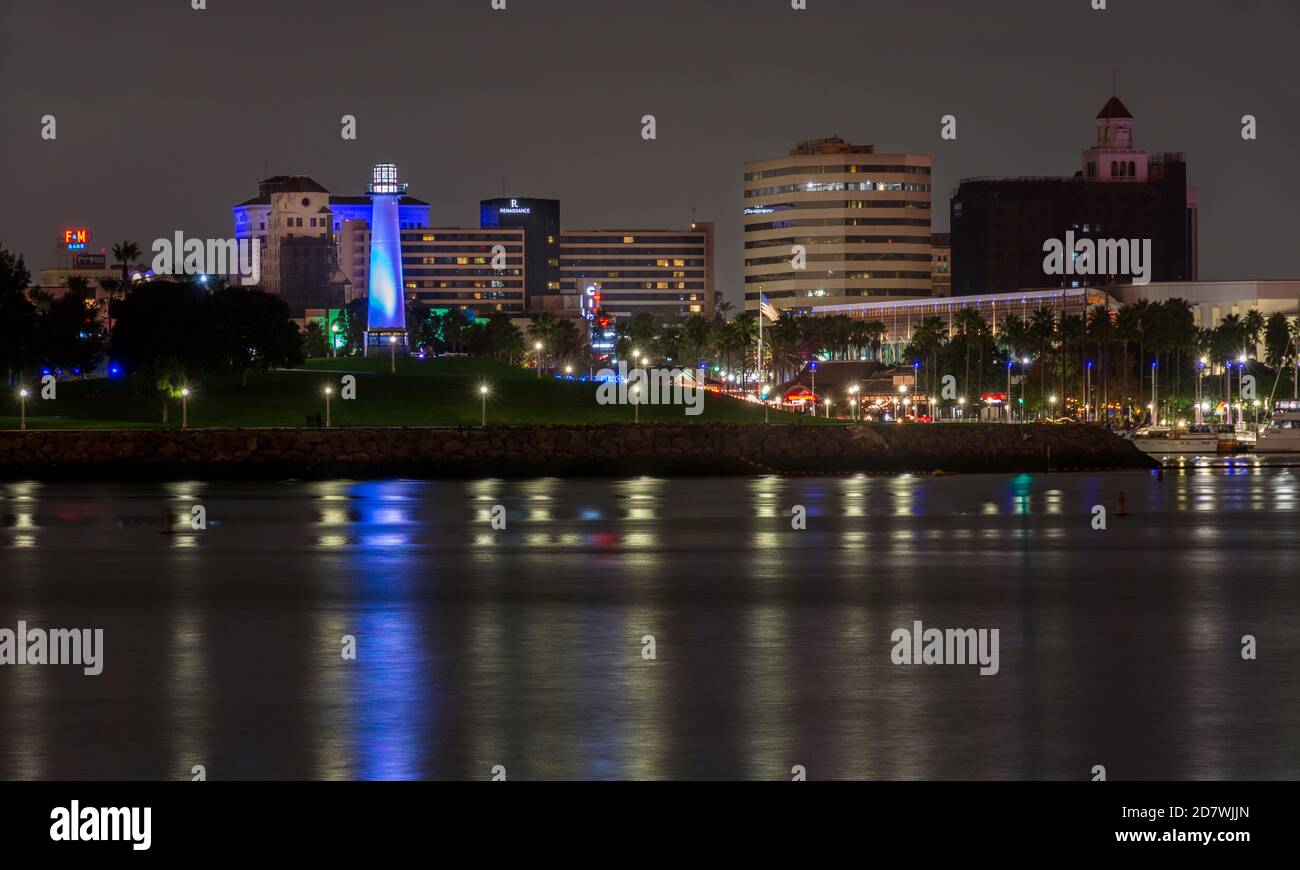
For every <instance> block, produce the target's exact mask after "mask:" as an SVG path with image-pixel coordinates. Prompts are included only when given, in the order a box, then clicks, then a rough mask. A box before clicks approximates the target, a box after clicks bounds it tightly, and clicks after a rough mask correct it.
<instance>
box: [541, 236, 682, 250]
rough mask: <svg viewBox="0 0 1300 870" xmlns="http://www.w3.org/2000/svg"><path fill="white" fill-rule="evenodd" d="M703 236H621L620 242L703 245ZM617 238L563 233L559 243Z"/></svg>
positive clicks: (604, 241)
mask: <svg viewBox="0 0 1300 870" xmlns="http://www.w3.org/2000/svg"><path fill="white" fill-rule="evenodd" d="M705 238H706V237H705V236H704V235H694V236H623V237H622V242H623V244H625V245H703V244H705ZM618 240H619V237H618V236H583V235H570V234H568V233H565V234H564V236H563V237H562V238H561V239H560V245H561V247H565V248H567V247H569V246H570V245H608V244H609V243H611V242H617V241H618Z"/></svg>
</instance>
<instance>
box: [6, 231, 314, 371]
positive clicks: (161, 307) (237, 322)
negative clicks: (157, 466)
mask: <svg viewBox="0 0 1300 870" xmlns="http://www.w3.org/2000/svg"><path fill="white" fill-rule="evenodd" d="M30 280H31V276H30V274H29V273H28V271H27V269H26V268H25V266H24V264H23V260H22V258H21V256H20V257H14V256H13V255H11V254H10V253H9V252H8V251H5V250H3V249H0V356H2V362H3V365H4V368H5V373H6V378H7V382H8V383H9V384H10V385H13V384H15V383H17V382H19V381H22V382H24V383H30V382H31V381H32V380H33V379H34V378H35V377H36V376H37V375H39V374H40V373H41V372H43V371H44V370H46V369H49V370H51V371H52V372H55V373H59V374H61V375H62V376H63V377H69V376H74V377H75V376H85V375H89V374H92V373H94V372H95V371H96V370H97V369H99V368H101V367H103V366H105V365H112V366H114V367H115V368H116V369H120V370H121V371H122V372H124V373H125V374H127V375H128V376H130V377H131V378H132V381H133V384H134V386H135V388H136V390H137V391H138V392H142V393H146V394H152V393H162V394H163V395H175V394H177V393H178V391H179V390H180V389H181V388H183V386H185V385H186V384H194V383H197V382H198V381H200V380H201V379H202V378H204V377H212V376H216V377H238V378H240V379H241V381H243V382H246V380H247V376H248V373H249V372H250V371H257V370H267V369H272V368H282V367H286V366H293V365H298V364H299V363H301V362H302V361H303V359H304V355H303V350H304V348H303V339H302V335H301V334H300V332H299V330H298V328H297V326H295V325H294V323H293V321H292V320H290V319H289V309H288V307H287V306H286V305H285V304H284V302H283V301H282V300H281V299H279V298H278V297H276V296H272V295H270V294H268V293H265V292H263V291H261V290H259V289H256V288H248V287H242V286H235V285H226V284H225V283H224V282H221V281H216V282H214V283H212V284H198V283H194V282H173V281H162V280H155V281H149V282H142V283H135V284H132V283H129V282H126V281H117V280H111V279H107V280H103V281H101V282H100V283H101V285H102V286H103V288H104V290H105V291H106V293H105V297H106V298H103V299H97V298H96V294H95V293H94V291H93V290H92V289H91V288H90V286H89V285H88V283H87V282H86V281H85V280H84V279H79V278H72V279H70V280H69V281H68V287H67V290H66V292H64V293H63V294H62V295H60V296H58V297H57V298H56V297H55V296H53V295H52V294H50V293H48V292H46V291H43V290H40V289H39V288H35V289H31V290H29V289H27V285H28V283H29V282H30ZM110 304H111V306H112V307H111V320H110V319H109V317H108V316H106V315H107V311H105V312H102V313H101V310H100V309H101V307H104V308H106V309H107V306H109V305H110ZM110 361H111V362H110Z"/></svg>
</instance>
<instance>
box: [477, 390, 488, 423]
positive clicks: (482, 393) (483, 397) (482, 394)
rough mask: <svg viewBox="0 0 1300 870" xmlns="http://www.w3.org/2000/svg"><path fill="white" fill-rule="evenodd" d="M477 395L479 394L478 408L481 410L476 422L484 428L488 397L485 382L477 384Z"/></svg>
mask: <svg viewBox="0 0 1300 870" xmlns="http://www.w3.org/2000/svg"><path fill="white" fill-rule="evenodd" d="M478 396H479V401H480V410H481V413H480V415H479V421H478V424H479V426H481V427H484V428H486V427H487V397H488V385H487V384H482V385H480V386H479V388H478Z"/></svg>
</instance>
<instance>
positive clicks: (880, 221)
mask: <svg viewBox="0 0 1300 870" xmlns="http://www.w3.org/2000/svg"><path fill="white" fill-rule="evenodd" d="M926 210H927V211H929V208H928V206H927V208H926ZM929 226H930V220H929V218H791V219H790V220H784V221H768V222H767V223H761V224H745V232H747V233H757V232H762V231H763V230H783V229H790V228H792V227H926V228H927V229H928V228H929Z"/></svg>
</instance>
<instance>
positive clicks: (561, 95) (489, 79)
mask: <svg viewBox="0 0 1300 870" xmlns="http://www.w3.org/2000/svg"><path fill="white" fill-rule="evenodd" d="M808 6H809V9H808V11H806V12H794V11H791V9H790V2H789V0H508V7H509V8H508V9H507V10H506V11H505V12H494V11H492V10H491V8H490V2H489V0H419V2H416V0H405V2H399V0H365V2H357V0H208V9H207V10H206V11H201V12H200V11H194V10H192V9H191V8H190V0H115V2H106V0H0V76H2V78H3V83H4V86H3V89H2V92H0V117H2V118H3V127H2V128H0V130H2V133H3V135H2V137H0V158H2V165H3V178H2V179H0V198H2V200H3V203H4V206H5V207H4V208H3V209H0V245H3V246H5V247H7V248H10V249H11V250H18V251H21V252H22V253H24V254H25V255H26V258H27V264H28V267H29V268H30V269H31V270H32V272H33V279H35V273H36V270H37V269H38V268H39V267H41V266H49V265H53V261H54V255H55V250H54V245H55V241H56V237H57V236H58V234H59V233H60V231H61V230H62V228H63V227H64V226H74V225H88V226H90V227H91V228H92V229H93V231H94V233H95V240H94V244H93V245H92V248H93V249H99V248H101V247H105V246H107V245H109V244H110V243H111V242H112V241H115V240H121V239H123V238H127V239H131V240H133V241H136V242H137V243H138V244H140V246H141V248H142V249H144V250H145V251H146V252H147V251H148V249H149V245H150V243H151V242H152V240H153V239H155V238H158V237H160V236H168V237H169V236H170V235H171V234H173V233H174V232H175V231H176V230H182V231H183V232H185V233H186V234H187V235H190V236H196V237H202V238H208V237H229V236H230V235H232V233H233V227H232V222H231V210H230V208H231V206H232V205H234V204H235V203H236V202H239V201H241V200H244V199H247V198H249V197H251V196H254V195H256V193H257V182H258V180H259V179H261V178H262V177H263V176H264V167H265V168H266V170H268V171H269V172H270V174H287V173H304V174H308V175H311V176H313V177H315V178H316V179H317V180H318V181H320V182H321V183H322V184H324V185H325V186H326V187H328V188H329V189H330V190H331V191H333V192H335V193H350V194H359V193H362V192H363V188H364V184H365V182H366V181H367V180H368V174H369V168H370V166H371V164H373V163H375V162H379V161H394V162H396V163H397V164H398V165H399V167H400V170H401V172H402V175H403V177H404V179H405V180H406V181H408V182H410V185H411V187H410V193H411V194H412V195H413V196H417V197H420V198H421V199H424V200H427V201H429V202H430V203H431V204H432V206H433V208H432V221H433V223H434V224H435V225H443V226H446V225H451V226H477V222H478V201H479V200H480V199H482V198H485V197H492V196H498V195H502V194H505V195H510V196H538V197H554V198H558V199H561V200H562V201H563V220H564V225H565V227H566V228H569V229H583V228H629V227H647V228H659V227H675V226H683V225H685V224H688V223H689V222H690V221H691V220H692V218H693V217H697V218H698V219H700V220H715V221H717V223H718V225H719V233H720V235H719V240H718V259H719V268H718V281H719V286H720V288H722V289H723V290H724V291H725V293H726V295H727V296H728V297H729V298H730V299H731V300H732V301H733V302H734V303H736V304H737V305H739V304H740V302H741V293H740V276H741V261H742V254H743V252H742V248H741V225H742V224H741V214H740V211H741V202H740V191H741V176H742V164H743V163H744V161H745V160H752V159H760V158H766V157H774V156H779V155H781V154H784V153H785V152H786V151H788V150H789V148H790V147H791V146H793V145H794V144H795V143H796V142H798V141H800V140H802V139H806V138H810V137H820V136H828V135H832V134H838V135H840V136H843V137H844V138H846V139H849V140H851V141H854V142H857V143H873V144H875V145H876V146H877V149H878V150H880V151H911V152H919V153H925V154H930V155H931V156H932V157H933V160H934V168H935V172H934V193H933V195H934V205H935V210H934V229H935V231H937V232H942V231H946V230H947V228H948V197H949V195H950V193H951V191H952V189H953V188H955V186H956V185H957V183H958V182H959V180H960V179H961V178H964V177H973V176H984V175H992V176H1000V175H1069V174H1072V173H1073V172H1074V171H1075V170H1076V169H1078V168H1079V164H1080V151H1082V150H1083V149H1084V148H1085V147H1087V146H1089V145H1090V143H1091V142H1092V140H1093V135H1094V133H1093V118H1094V117H1095V115H1096V114H1097V111H1098V110H1099V109H1100V108H1101V106H1102V105H1103V104H1104V103H1105V102H1106V100H1107V98H1108V97H1109V96H1110V94H1111V81H1112V70H1116V71H1117V73H1118V80H1119V96H1120V98H1121V99H1122V100H1123V101H1124V102H1125V104H1126V105H1127V106H1128V108H1129V109H1130V110H1131V111H1132V112H1133V114H1134V115H1135V116H1136V121H1137V129H1136V135H1137V139H1138V146H1139V147H1142V148H1148V149H1150V150H1151V151H1153V152H1155V151H1183V152H1186V153H1187V157H1188V162H1189V172H1190V183H1191V184H1192V185H1193V186H1196V187H1198V188H1200V191H1201V260H1200V264H1201V277H1202V279H1205V280H1212V279H1232V278H1296V277H1300V266H1297V265H1296V264H1295V262H1294V258H1295V255H1296V248H1295V240H1296V236H1297V232H1296V231H1297V225H1298V224H1300V221H1298V220H1297V217H1296V214H1297V203H1300V118H1298V117H1297V112H1298V111H1300V99H1298V98H1300V52H1297V50H1296V46H1295V39H1296V34H1297V33H1300V3H1297V2H1296V0H1235V2H1226V0H1109V2H1108V6H1109V7H1110V8H1109V9H1108V10H1107V11H1104V12H1097V11H1093V10H1092V9H1091V8H1090V3H1089V0H989V2H981V0H906V2H890V3H883V2H868V0H809V3H808ZM1246 113H1250V114H1254V115H1255V116H1256V117H1257V118H1258V121H1259V139H1258V141H1254V142H1246V141H1243V140H1242V139H1241V135H1240V130H1241V124H1240V118H1241V116H1242V115H1243V114H1246ZM45 114H53V115H55V116H56V118H57V132H58V138H57V140H56V141H53V142H49V141H43V140H42V139H41V137H40V129H41V126H40V125H41V122H40V119H41V116H42V115H45ZM344 114H353V115H356V116H357V121H358V134H359V135H358V139H357V140H356V141H344V140H343V139H342V138H341V137H340V135H339V130H340V121H339V119H340V117H341V116H342V115H344ZM645 114H654V115H655V116H656V117H657V119H658V134H659V138H658V140H657V141H654V142H645V141H642V139H641V136H640V129H641V128H640V119H641V116H642V115H645ZM944 114H954V115H956V116H957V119H958V139H957V141H955V142H944V141H942V140H941V139H940V136H939V132H940V122H939V119H940V117H941V116H942V115H944ZM692 209H694V211H692Z"/></svg>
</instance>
